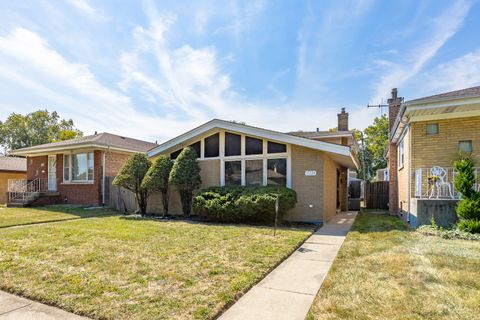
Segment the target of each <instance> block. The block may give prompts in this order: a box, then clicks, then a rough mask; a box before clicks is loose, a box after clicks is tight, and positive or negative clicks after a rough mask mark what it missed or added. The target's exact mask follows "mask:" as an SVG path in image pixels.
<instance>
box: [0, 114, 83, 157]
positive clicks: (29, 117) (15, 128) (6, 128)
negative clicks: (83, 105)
mask: <svg viewBox="0 0 480 320" xmlns="http://www.w3.org/2000/svg"><path fill="white" fill-rule="evenodd" d="M79 136H82V132H81V131H80V130H78V129H75V126H74V123H73V120H72V119H60V116H59V115H58V113H57V112H56V111H53V112H51V113H50V112H49V111H48V110H38V111H35V112H31V113H29V114H26V115H22V114H19V113H12V114H10V116H8V118H7V119H6V120H5V122H1V121H0V145H2V146H3V147H4V149H5V151H9V150H12V149H19V148H25V147H31V146H35V145H39V144H43V143H49V142H55V141H62V140H68V139H73V138H76V137H79Z"/></svg>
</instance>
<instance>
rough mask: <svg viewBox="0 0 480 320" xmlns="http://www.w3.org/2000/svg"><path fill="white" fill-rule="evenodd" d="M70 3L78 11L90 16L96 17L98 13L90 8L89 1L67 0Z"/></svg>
mask: <svg viewBox="0 0 480 320" xmlns="http://www.w3.org/2000/svg"><path fill="white" fill-rule="evenodd" d="M67 2H68V3H70V4H71V5H72V6H74V7H76V8H77V9H80V10H81V11H83V12H85V13H87V14H89V15H95V14H96V11H95V9H93V8H92V6H90V4H89V3H88V1H86V0H67Z"/></svg>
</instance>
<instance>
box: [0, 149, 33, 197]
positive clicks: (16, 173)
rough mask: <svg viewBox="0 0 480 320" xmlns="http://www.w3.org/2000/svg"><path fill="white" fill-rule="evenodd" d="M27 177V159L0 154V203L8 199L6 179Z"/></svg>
mask: <svg viewBox="0 0 480 320" xmlns="http://www.w3.org/2000/svg"><path fill="white" fill-rule="evenodd" d="M26 177H27V161H26V160H25V159H24V158H18V157H4V156H0V204H4V203H7V201H8V181H9V180H12V179H25V178H26Z"/></svg>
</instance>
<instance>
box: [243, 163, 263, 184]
mask: <svg viewBox="0 0 480 320" xmlns="http://www.w3.org/2000/svg"><path fill="white" fill-rule="evenodd" d="M245 184H246V185H247V186H261V185H263V160H245Z"/></svg>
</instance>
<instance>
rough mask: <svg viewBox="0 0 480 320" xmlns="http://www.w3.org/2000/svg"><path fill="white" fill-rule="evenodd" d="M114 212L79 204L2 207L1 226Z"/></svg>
mask: <svg viewBox="0 0 480 320" xmlns="http://www.w3.org/2000/svg"><path fill="white" fill-rule="evenodd" d="M112 214H116V212H115V211H113V210H111V209H104V208H88V209H87V208H83V207H78V206H48V207H38V208H6V207H0V228H5V227H11V226H17V225H27V224H35V223H41V222H50V221H61V220H70V219H80V218H89V217H95V216H99V215H112Z"/></svg>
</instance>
